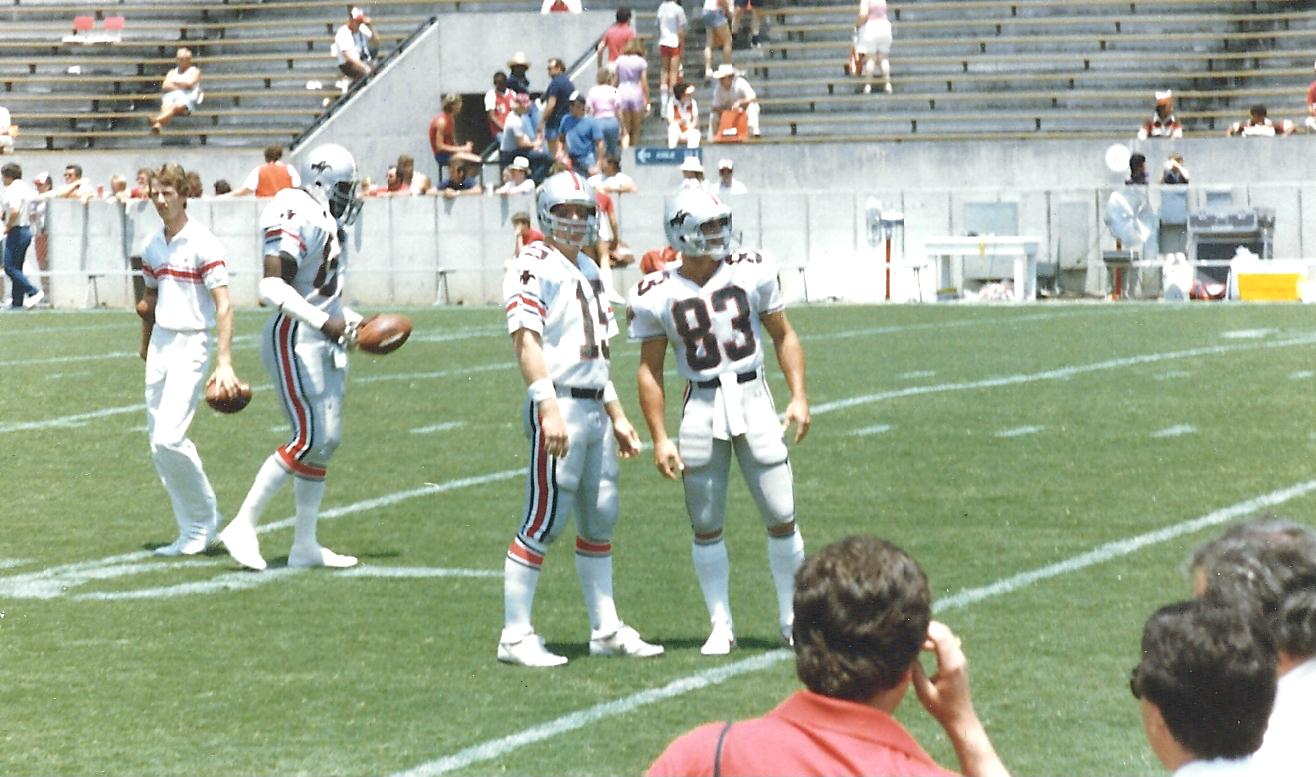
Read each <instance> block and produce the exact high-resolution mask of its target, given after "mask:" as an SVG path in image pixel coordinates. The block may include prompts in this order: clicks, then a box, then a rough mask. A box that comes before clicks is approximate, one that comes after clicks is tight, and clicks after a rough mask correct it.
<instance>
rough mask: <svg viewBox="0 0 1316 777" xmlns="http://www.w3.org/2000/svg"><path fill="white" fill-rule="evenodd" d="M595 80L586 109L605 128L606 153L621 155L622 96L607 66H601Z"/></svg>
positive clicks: (604, 142)
mask: <svg viewBox="0 0 1316 777" xmlns="http://www.w3.org/2000/svg"><path fill="white" fill-rule="evenodd" d="M595 81H596V82H597V83H595V84H594V86H591V87H590V89H589V94H587V95H586V96H585V109H586V110H588V111H589V115H591V116H593V117H594V121H595V122H597V123H598V125H599V127H600V128H601V129H602V130H603V145H604V147H605V151H604V154H605V155H606V156H621V150H620V149H621V144H620V138H621V124H620V123H618V121H617V113H618V111H620V110H621V98H619V97H618V95H617V87H615V86H613V85H612V71H611V70H609V69H608V68H606V67H601V68H599V72H598V75H597V76H596V77H595Z"/></svg>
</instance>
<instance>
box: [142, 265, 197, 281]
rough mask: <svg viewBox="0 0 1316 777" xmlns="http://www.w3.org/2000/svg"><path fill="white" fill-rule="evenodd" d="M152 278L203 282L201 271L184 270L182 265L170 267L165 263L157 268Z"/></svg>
mask: <svg viewBox="0 0 1316 777" xmlns="http://www.w3.org/2000/svg"><path fill="white" fill-rule="evenodd" d="M151 277H152V278H174V279H177V280H180V281H183V282H184V283H201V281H202V278H201V273H199V272H197V271H195V270H184V269H182V268H180V267H170V266H169V265H165V266H164V267H161V268H160V269H158V270H156V271H155V273H154V274H153V275H152V276H151Z"/></svg>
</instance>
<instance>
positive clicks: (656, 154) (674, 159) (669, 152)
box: [635, 147, 704, 165]
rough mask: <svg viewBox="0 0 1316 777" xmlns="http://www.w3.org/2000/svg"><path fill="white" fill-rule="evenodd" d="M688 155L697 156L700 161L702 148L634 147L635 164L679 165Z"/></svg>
mask: <svg viewBox="0 0 1316 777" xmlns="http://www.w3.org/2000/svg"><path fill="white" fill-rule="evenodd" d="M688 156H693V157H698V158H699V161H700V162H702V161H704V153H703V150H702V149H698V148H654V147H643V148H637V149H635V164H637V165H679V164H681V163H682V162H684V161H685V158H686V157H688Z"/></svg>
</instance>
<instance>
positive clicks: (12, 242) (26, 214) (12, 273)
mask: <svg viewBox="0 0 1316 777" xmlns="http://www.w3.org/2000/svg"><path fill="white" fill-rule="evenodd" d="M0 180H3V181H4V187H5V188H4V197H3V215H0V218H2V219H3V222H4V228H5V243H4V267H5V274H6V275H8V276H9V283H10V294H11V300H12V304H11V307H10V309H11V310H22V309H24V308H32V307H36V305H37V303H39V302H41V300H42V299H43V298H44V297H45V296H46V295H45V294H44V293H43V292H42V291H41V289H38V288H37V287H36V286H33V285H32V283H31V281H29V280H28V279H27V276H26V275H24V274H23V262H24V260H25V259H26V258H27V247H28V244H30V243H31V242H32V226H31V223H30V219H31V213H32V202H33V201H34V200H36V198H37V190H36V189H33V188H32V185H31V184H29V183H28V182H27V181H24V180H23V168H21V167H19V166H18V165H16V164H14V163H13V162H10V163H8V164H6V165H5V166H4V167H3V168H0Z"/></svg>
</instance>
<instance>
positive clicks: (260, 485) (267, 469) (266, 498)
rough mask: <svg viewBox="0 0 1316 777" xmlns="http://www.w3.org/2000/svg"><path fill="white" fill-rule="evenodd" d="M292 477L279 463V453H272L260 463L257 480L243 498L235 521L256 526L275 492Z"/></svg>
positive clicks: (252, 526)
mask: <svg viewBox="0 0 1316 777" xmlns="http://www.w3.org/2000/svg"><path fill="white" fill-rule="evenodd" d="M291 477H292V474H291V473H289V472H288V470H286V469H284V468H283V465H282V464H281V463H279V456H278V454H270V457H269V458H268V459H266V460H265V463H264V464H262V465H260V471H259V472H257V473H256V480H255V482H253V483H252V484H251V489H250V490H249V491H247V497H246V499H243V500H242V507H240V508H238V514H237V515H236V516H235V517H234V518H233V523H234V524H239V525H241V524H246V525H247V526H248V527H250V528H252V529H254V528H256V521H258V520H259V519H260V516H261V514H262V513H264V512H265V508H266V507H268V506H269V504H270V500H271V499H273V498H274V495H275V494H277V493H279V489H281V488H283V486H284V485H285V484H286V483H287V482H288V479H289V478H291Z"/></svg>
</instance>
